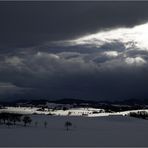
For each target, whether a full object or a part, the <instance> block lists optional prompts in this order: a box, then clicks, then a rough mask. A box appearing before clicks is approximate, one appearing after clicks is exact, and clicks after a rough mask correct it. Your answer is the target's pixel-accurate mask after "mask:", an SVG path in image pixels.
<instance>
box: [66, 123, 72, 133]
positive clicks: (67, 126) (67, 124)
mask: <svg viewBox="0 0 148 148" xmlns="http://www.w3.org/2000/svg"><path fill="white" fill-rule="evenodd" d="M71 126H72V123H71V122H70V121H66V122H65V127H66V130H67V131H68V130H69V127H71Z"/></svg>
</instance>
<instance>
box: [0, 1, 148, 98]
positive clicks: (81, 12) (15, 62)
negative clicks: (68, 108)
mask: <svg viewBox="0 0 148 148" xmlns="http://www.w3.org/2000/svg"><path fill="white" fill-rule="evenodd" d="M147 8H148V2H78V1H77V2H66V1H65V2H0V22H1V23H0V97H1V99H3V98H7V99H17V98H37V99H42V98H43V99H48V98H49V99H54V98H55V99H57V98H64V97H68V98H70V97H72V98H73V97H74V98H81V99H98V100H103V99H105V100H112V99H129V98H141V99H142V98H147V97H148V92H147V87H148V83H147V82H148V77H147V75H148V68H147V67H148V47H147V42H145V41H147V39H146V36H145V34H147V32H145V31H147V30H146V28H147V27H148V24H145V25H144V26H141V29H143V28H144V29H145V30H144V32H141V29H140V33H139V32H138V31H139V30H138V29H137V28H133V26H136V25H138V24H143V23H145V22H147V21H148V9H147ZM120 27H128V29H127V30H126V29H125V30H124V31H122V30H120V31H118V30H116V29H113V28H120ZM104 30H110V31H112V33H111V35H110V32H108V31H105V32H104ZM130 30H132V32H131V33H129V32H130ZM99 31H103V32H104V35H103V36H101V37H100V36H99V37H97V36H95V37H94V38H89V39H88V40H83V38H79V36H83V35H87V34H93V33H95V32H99ZM137 32H138V33H139V34H140V35H139V34H135V33H137ZM131 34H132V35H133V36H132V37H131ZM141 34H142V35H143V34H144V35H143V36H142V35H141ZM94 35H96V34H94ZM116 35H117V36H116ZM138 37H140V38H138ZM142 37H143V38H142ZM75 38H76V39H81V40H80V41H79V40H76V42H74V44H69V41H70V40H71V41H75V40H74V39H75ZM141 39H142V40H141ZM63 40H64V41H63ZM81 41H83V42H84V44H81ZM137 41H138V43H137ZM141 41H142V44H140V43H141ZM71 43H73V42H71ZM99 44H100V45H99Z"/></svg>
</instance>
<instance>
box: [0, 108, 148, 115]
mask: <svg viewBox="0 0 148 148" xmlns="http://www.w3.org/2000/svg"><path fill="white" fill-rule="evenodd" d="M39 109H40V108H36V107H6V108H5V109H0V112H10V113H20V114H45V115H48V114H52V115H56V116H67V115H70V116H87V117H100V116H109V115H128V114H129V113H130V112H138V111H146V112H148V109H143V110H130V111H122V112H115V113H106V112H105V110H104V109H97V108H70V109H68V110H52V109H45V111H38V110H39Z"/></svg>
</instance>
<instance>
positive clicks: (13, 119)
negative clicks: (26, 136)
mask: <svg viewBox="0 0 148 148" xmlns="http://www.w3.org/2000/svg"><path fill="white" fill-rule="evenodd" d="M31 122H32V119H31V117H30V116H28V115H22V114H16V113H0V124H5V125H7V126H12V125H16V123H23V125H24V126H27V125H28V124H30V123H31Z"/></svg>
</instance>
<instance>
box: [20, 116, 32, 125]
mask: <svg viewBox="0 0 148 148" xmlns="http://www.w3.org/2000/svg"><path fill="white" fill-rule="evenodd" d="M22 121H23V122H24V126H26V125H27V124H30V123H31V122H32V119H31V118H30V117H29V116H24V118H23V120H22Z"/></svg>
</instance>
